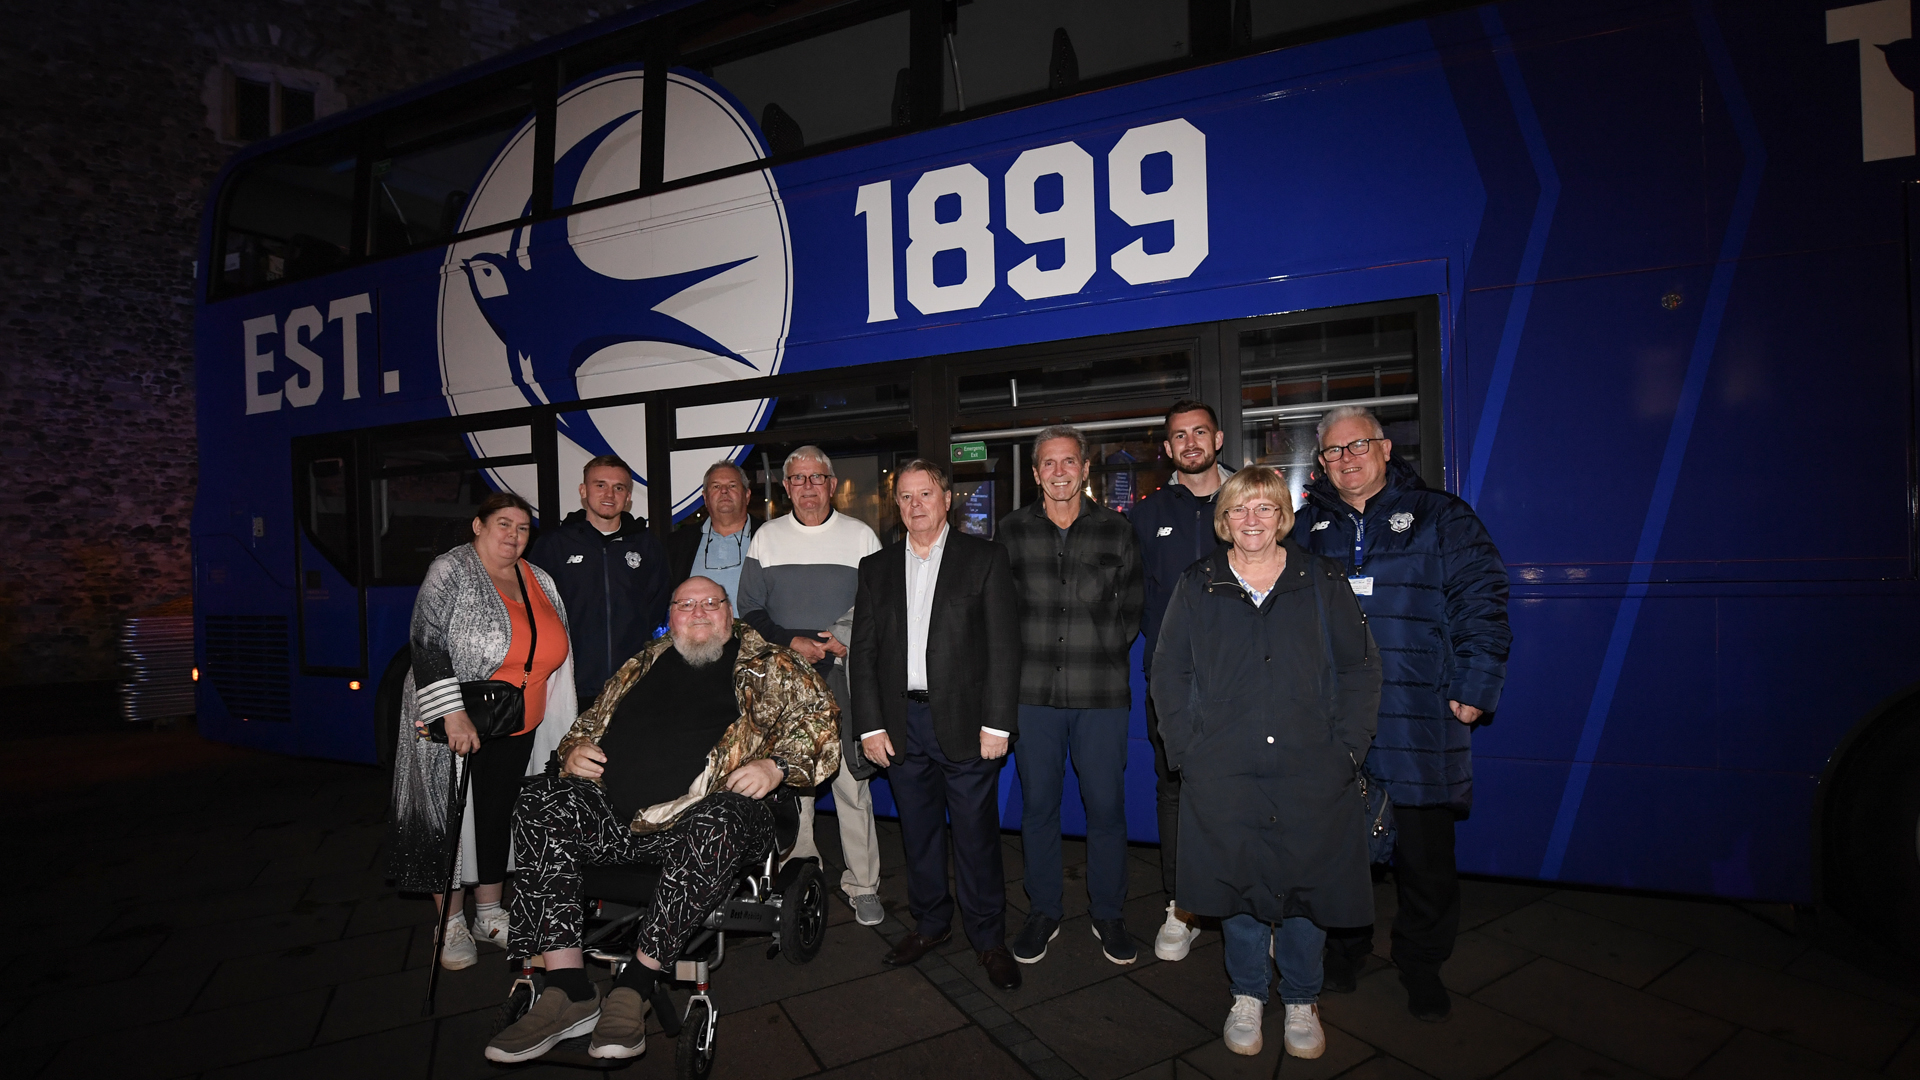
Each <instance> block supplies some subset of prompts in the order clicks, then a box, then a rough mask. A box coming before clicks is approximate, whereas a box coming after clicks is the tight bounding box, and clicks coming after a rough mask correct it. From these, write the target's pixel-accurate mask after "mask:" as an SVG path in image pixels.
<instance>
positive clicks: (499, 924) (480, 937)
mask: <svg viewBox="0 0 1920 1080" xmlns="http://www.w3.org/2000/svg"><path fill="white" fill-rule="evenodd" d="M473 939H474V940H475V941H477V942H479V943H480V944H482V945H491V946H493V947H494V948H496V949H505V948H506V947H507V909H506V908H501V909H500V910H499V911H495V912H488V913H487V914H485V915H476V916H474V920H473Z"/></svg>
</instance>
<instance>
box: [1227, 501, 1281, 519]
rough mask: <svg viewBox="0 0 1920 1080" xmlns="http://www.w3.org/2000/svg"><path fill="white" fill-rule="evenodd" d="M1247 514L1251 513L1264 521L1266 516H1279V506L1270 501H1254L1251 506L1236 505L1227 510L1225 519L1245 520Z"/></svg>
mask: <svg viewBox="0 0 1920 1080" xmlns="http://www.w3.org/2000/svg"><path fill="white" fill-rule="evenodd" d="M1248 514H1252V515H1253V516H1254V517H1257V518H1259V519H1261V520H1262V521H1264V520H1266V519H1267V518H1272V517H1278V516H1280V508H1279V507H1277V506H1275V505H1273V504H1272V503H1256V504H1254V505H1253V506H1236V507H1233V508H1232V509H1230V510H1228V511H1227V520H1229V521H1245V520H1247V515H1248Z"/></svg>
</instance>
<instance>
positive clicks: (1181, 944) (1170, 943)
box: [1153, 900, 1200, 960]
mask: <svg viewBox="0 0 1920 1080" xmlns="http://www.w3.org/2000/svg"><path fill="white" fill-rule="evenodd" d="M1176 910H1178V909H1177V908H1176V907H1175V905H1174V902H1173V901H1171V900H1169V901H1167V921H1166V922H1163V923H1161V924H1160V932H1159V933H1157V934H1155V935H1153V955H1155V956H1157V957H1159V958H1160V959H1162V960H1185V959H1186V958H1187V952H1188V951H1189V950H1191V949H1192V948H1193V942H1194V939H1195V938H1197V937H1199V936H1200V930H1199V928H1198V927H1193V926H1188V925H1187V924H1186V923H1185V922H1183V921H1182V920H1181V918H1180V916H1178V915H1176V914H1174V912H1175V911H1176Z"/></svg>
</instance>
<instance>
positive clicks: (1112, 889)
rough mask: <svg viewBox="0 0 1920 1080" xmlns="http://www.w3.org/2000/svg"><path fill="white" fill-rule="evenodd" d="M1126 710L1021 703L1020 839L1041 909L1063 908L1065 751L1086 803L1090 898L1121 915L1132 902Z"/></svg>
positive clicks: (1034, 902) (1055, 911)
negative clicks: (1129, 892)
mask: <svg viewBox="0 0 1920 1080" xmlns="http://www.w3.org/2000/svg"><path fill="white" fill-rule="evenodd" d="M1130 711H1131V710H1128V709H1056V708H1053V707H1051V706H1047V705H1022V706H1020V742H1019V745H1018V746H1017V748H1016V749H1015V750H1014V752H1013V764H1014V768H1016V769H1018V770H1019V772H1020V800H1021V805H1022V809H1021V811H1020V846H1021V848H1022V849H1023V850H1024V851H1025V853H1026V888H1027V900H1028V901H1029V902H1030V903H1031V907H1032V910H1033V912H1034V914H1036V915H1045V916H1047V917H1048V918H1051V919H1059V918H1060V917H1061V914H1062V906H1061V905H1062V902H1063V898H1062V896H1061V891H1062V888H1063V886H1062V884H1061V868H1060V800H1061V798H1062V797H1063V794H1062V793H1063V791H1064V790H1065V788H1066V775H1067V753H1068V751H1069V750H1071V751H1072V753H1073V772H1074V775H1075V776H1076V777H1078V778H1079V780H1080V802H1081V803H1082V805H1084V806H1085V807H1086V808H1087V900H1088V902H1089V906H1090V907H1091V908H1092V914H1093V917H1094V918H1096V919H1117V918H1119V917H1120V909H1121V907H1122V906H1123V905H1124V904H1126V902H1127V785H1126V779H1127V715H1128V713H1129V712H1130Z"/></svg>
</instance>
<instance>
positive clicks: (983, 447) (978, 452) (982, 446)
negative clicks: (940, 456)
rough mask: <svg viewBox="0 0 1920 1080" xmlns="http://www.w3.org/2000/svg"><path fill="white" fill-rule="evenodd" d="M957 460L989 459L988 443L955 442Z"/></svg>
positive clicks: (954, 454) (954, 450)
mask: <svg viewBox="0 0 1920 1080" xmlns="http://www.w3.org/2000/svg"><path fill="white" fill-rule="evenodd" d="M952 459H953V460H954V461H955V462H961V461H985V460H987V444H986V443H983V442H957V443H954V444H953V458H952Z"/></svg>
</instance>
